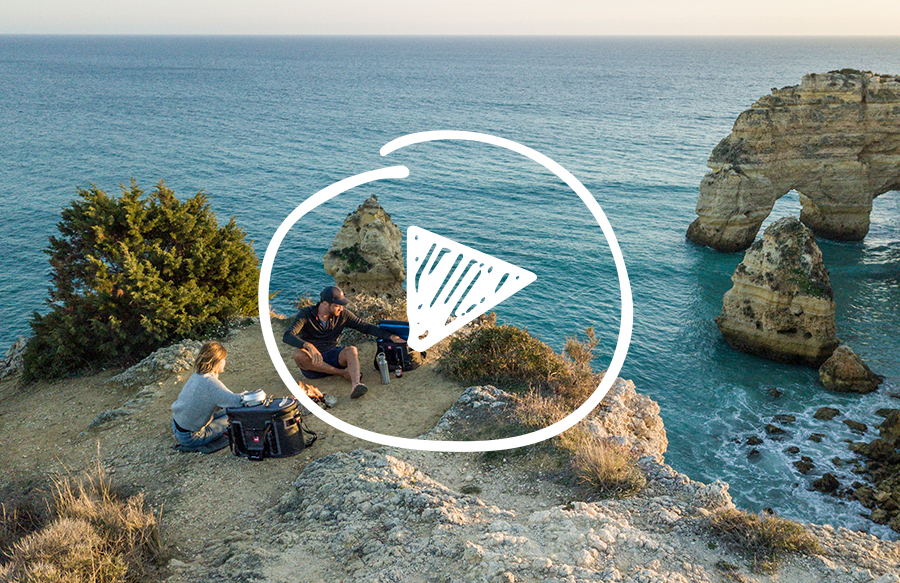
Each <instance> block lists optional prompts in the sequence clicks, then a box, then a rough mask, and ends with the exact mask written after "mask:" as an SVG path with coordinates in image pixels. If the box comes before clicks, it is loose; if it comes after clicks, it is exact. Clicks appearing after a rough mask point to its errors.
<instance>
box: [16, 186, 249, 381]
mask: <svg viewBox="0 0 900 583" xmlns="http://www.w3.org/2000/svg"><path fill="white" fill-rule="evenodd" d="M78 194H79V196H80V199H77V200H75V201H73V202H72V204H71V205H70V206H68V207H67V208H64V209H63V211H62V221H60V223H59V225H58V228H59V232H60V235H59V236H58V237H50V245H49V247H48V248H47V249H46V250H45V252H46V253H47V254H48V255H49V256H50V265H51V267H52V269H53V272H52V286H51V288H50V294H49V299H48V304H49V306H50V312H49V313H48V314H45V315H41V314H38V313H35V314H34V315H33V316H32V318H31V327H32V329H33V331H34V338H33V339H32V340H31V341H30V342H29V344H28V348H27V349H26V352H25V356H24V380H25V381H26V382H28V381H30V380H34V379H38V378H48V377H58V376H63V375H66V374H71V373H73V372H76V371H79V370H83V369H90V368H93V367H96V366H105V365H112V364H124V363H128V362H134V361H137V360H140V359H141V358H143V357H145V356H147V355H148V354H150V353H151V352H152V351H153V350H155V349H157V348H159V347H160V346H163V345H165V344H167V343H170V342H173V341H177V340H181V339H184V338H198V337H203V336H207V335H210V334H214V333H220V332H221V331H223V329H225V328H226V327H227V326H228V323H229V321H230V320H231V319H233V318H234V317H236V316H240V315H248V314H251V313H253V312H255V310H256V294H257V285H258V280H259V269H258V266H257V265H258V259H257V257H256V255H255V253H254V252H253V249H252V248H251V246H250V244H249V243H248V242H247V241H246V239H245V236H244V233H243V231H242V230H241V229H240V227H238V226H237V225H236V224H235V221H234V219H233V218H232V219H231V220H230V221H229V222H228V223H227V224H226V225H225V226H224V227H219V225H218V223H217V221H216V216H215V214H214V213H213V212H212V211H211V210H210V207H209V204H208V202H207V196H206V194H204V193H203V192H199V193H197V195H195V196H193V197H191V198H189V199H187V200H186V201H184V202H180V201H179V200H178V199H177V198H175V194H174V192H173V191H171V190H170V189H169V188H167V187H166V185H165V184H164V183H163V182H160V183H159V184H157V186H156V188H155V189H154V190H153V191H152V192H150V193H149V194H148V195H147V196H144V191H143V190H141V189H140V188H139V187H138V186H137V184H136V183H135V182H134V181H133V180H132V182H131V185H130V187H128V188H126V187H124V186H123V187H122V194H121V196H120V197H118V198H116V197H111V196H109V195H107V194H106V193H105V192H103V191H102V190H100V189H99V188H97V187H96V186H94V187H92V188H91V189H89V190H84V189H79V190H78Z"/></svg>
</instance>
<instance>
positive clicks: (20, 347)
mask: <svg viewBox="0 0 900 583" xmlns="http://www.w3.org/2000/svg"><path fill="white" fill-rule="evenodd" d="M27 346H28V338H26V337H24V336H19V337H18V338H17V339H16V341H15V342H13V343H12V345H11V346H10V347H9V348H8V349H7V350H6V356H5V357H4V358H3V360H0V379H4V378H6V377H8V376H12V375H16V374H19V373H20V372H22V369H23V368H24V356H25V348H26V347H27Z"/></svg>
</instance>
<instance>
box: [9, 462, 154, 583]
mask: <svg viewBox="0 0 900 583" xmlns="http://www.w3.org/2000/svg"><path fill="white" fill-rule="evenodd" d="M51 491H52V499H50V500H46V501H45V500H43V499H42V500H40V501H38V503H42V502H45V503H46V504H47V508H46V511H45V512H43V513H42V515H41V516H36V514H35V513H34V512H33V508H29V506H31V507H33V506H35V500H34V499H33V498H34V493H32V494H31V495H30V497H29V496H24V497H21V498H18V499H16V500H15V502H16V503H17V504H16V505H13V506H9V507H8V506H7V505H6V504H5V503H4V505H3V506H2V512H0V533H2V534H3V536H2V537H0V559H2V563H0V580H2V581H30V582H45V581H46V582H50V581H65V582H66V583H82V582H84V583H88V582H90V583H94V582H100V583H130V582H137V581H148V580H152V579H156V578H157V577H156V576H155V575H154V569H155V567H156V566H158V565H160V564H161V563H162V562H163V560H164V558H165V557H163V551H162V549H163V545H162V539H161V537H160V533H159V524H158V520H157V517H156V515H154V514H153V512H151V511H149V510H147V509H145V507H144V499H143V496H142V495H141V494H138V495H136V496H131V497H129V498H126V499H123V498H122V497H121V496H119V495H118V494H117V493H116V492H115V491H114V489H113V488H112V486H111V484H110V482H109V480H108V478H107V477H106V475H105V474H104V473H103V471H102V470H101V469H100V467H99V464H98V465H97V467H96V468H95V469H94V471H93V472H92V473H91V474H85V475H84V476H82V477H81V479H79V480H75V479H72V478H70V477H68V476H59V477H57V478H55V479H54V480H53V484H52V488H51ZM39 493H40V491H39V490H38V494H39ZM22 509H24V511H22Z"/></svg>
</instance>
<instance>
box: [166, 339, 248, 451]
mask: <svg viewBox="0 0 900 583" xmlns="http://www.w3.org/2000/svg"><path fill="white" fill-rule="evenodd" d="M227 355H228V351H227V350H225V347H224V346H222V344H220V343H219V342H215V341H213V342H207V343H205V344H204V345H203V346H202V347H201V348H200V355H199V356H198V357H197V363H196V369H197V372H195V373H194V374H192V375H191V378H189V379H188V381H187V382H186V383H185V384H184V388H182V389H181V393H180V394H179V395H178V399H177V400H176V401H175V402H174V403H172V431H173V432H174V433H175V439H176V440H177V441H178V443H180V444H181V445H182V446H184V448H185V449H195V448H198V447H201V446H203V445H206V444H208V443H210V442H212V441H215V440H216V439H219V438H220V437H222V435H223V434H224V433H225V430H226V429H227V428H228V417H227V416H226V414H225V409H226V408H228V407H240V406H241V396H240V395H236V394H234V393H232V392H231V391H229V390H228V388H227V387H226V386H225V385H224V384H222V381H220V380H219V373H221V372H222V371H223V370H225V357H226V356H227ZM218 407H221V409H219V410H218V411H217V410H216V408H218Z"/></svg>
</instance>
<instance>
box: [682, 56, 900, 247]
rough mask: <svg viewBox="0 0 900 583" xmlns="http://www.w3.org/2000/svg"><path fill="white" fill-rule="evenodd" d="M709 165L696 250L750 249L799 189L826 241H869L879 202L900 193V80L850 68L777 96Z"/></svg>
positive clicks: (694, 230) (742, 121)
mask: <svg viewBox="0 0 900 583" xmlns="http://www.w3.org/2000/svg"><path fill="white" fill-rule="evenodd" d="M707 165H708V166H709V168H710V169H711V170H712V171H711V172H710V173H709V174H707V175H706V176H704V177H703V180H702V182H701V183H700V197H699V199H698V200H697V215H698V218H697V220H695V221H694V222H693V223H692V224H691V226H690V228H689V229H688V232H687V236H688V238H689V239H690V240H691V241H694V242H695V243H698V244H701V245H708V246H709V247H712V248H714V249H717V250H719V251H726V252H733V251H741V250H744V249H746V248H747V247H749V246H750V244H751V243H752V242H753V239H754V238H755V237H756V233H757V232H758V231H759V227H760V225H761V224H762V222H763V220H764V219H765V218H766V217H767V216H768V215H769V213H770V212H771V210H772V206H773V205H774V204H775V201H776V200H778V199H779V198H781V197H782V196H783V195H784V194H786V193H788V192H790V191H791V190H796V191H797V192H798V193H799V195H800V203H801V204H802V207H803V208H802V211H801V213H800V220H801V221H803V223H804V224H806V225H807V226H809V227H810V228H811V229H812V230H813V231H814V232H815V233H816V234H817V235H819V236H822V237H825V238H828V239H836V240H860V239H862V238H863V237H865V235H866V233H867V232H868V230H869V213H870V211H871V210H872V200H873V199H874V198H875V197H876V196H878V195H880V194H883V193H885V192H888V191H890V190H900V77H897V76H890V75H877V74H873V73H871V72H867V71H863V72H861V71H852V70H843V71H835V72H831V73H825V74H818V75H817V74H810V75H805V76H804V77H803V80H802V81H801V83H800V85H795V86H791V87H785V88H784V89H773V90H772V94H771V95H767V96H765V97H763V98H761V99H760V100H759V101H757V102H756V103H754V104H753V105H752V106H751V108H750V109H748V110H747V111H745V112H743V113H742V114H741V115H740V116H738V119H737V121H735V123H734V128H733V129H732V132H731V134H730V135H729V136H728V137H726V138H725V139H723V140H722V141H721V142H719V144H718V145H717V146H716V147H715V149H713V152H712V154H711V155H710V157H709V161H708V162H707Z"/></svg>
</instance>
